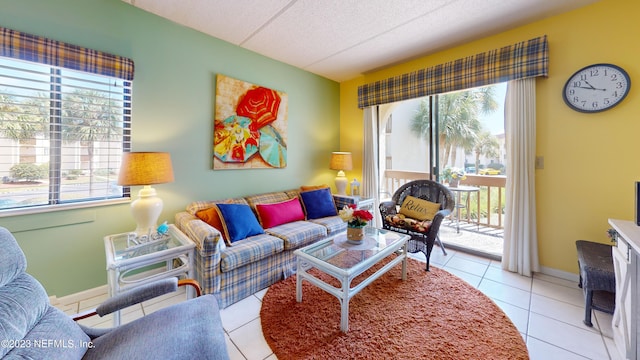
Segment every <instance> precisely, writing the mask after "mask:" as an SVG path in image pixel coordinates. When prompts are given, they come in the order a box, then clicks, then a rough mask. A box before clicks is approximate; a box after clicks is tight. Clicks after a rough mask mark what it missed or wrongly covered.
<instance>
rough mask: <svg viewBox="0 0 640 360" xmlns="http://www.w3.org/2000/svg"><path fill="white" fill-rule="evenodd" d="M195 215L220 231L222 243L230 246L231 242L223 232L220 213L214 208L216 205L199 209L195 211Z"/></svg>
mask: <svg viewBox="0 0 640 360" xmlns="http://www.w3.org/2000/svg"><path fill="white" fill-rule="evenodd" d="M196 216H197V217H198V218H199V219H200V220H202V221H204V222H206V223H207V224H209V225H211V226H213V227H214V228H216V229H218V231H220V233H221V234H222V239H223V240H224V243H225V244H226V245H227V246H231V242H229V240H227V236H226V234H225V231H224V225H223V224H222V219H220V214H219V213H218V211H217V210H216V207H215V206H213V207H210V208H208V209H204V210H200V211H198V212H197V213H196Z"/></svg>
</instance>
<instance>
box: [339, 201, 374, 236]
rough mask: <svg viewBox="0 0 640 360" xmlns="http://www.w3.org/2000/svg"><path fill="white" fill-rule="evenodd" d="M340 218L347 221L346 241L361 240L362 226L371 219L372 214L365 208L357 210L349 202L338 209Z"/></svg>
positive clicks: (362, 234)
mask: <svg viewBox="0 0 640 360" xmlns="http://www.w3.org/2000/svg"><path fill="white" fill-rule="evenodd" d="M338 215H339V216H340V218H341V219H342V220H343V221H344V222H346V223H347V241H350V242H361V241H362V240H363V239H364V227H365V226H367V224H368V223H369V221H371V220H373V215H371V213H370V212H368V211H367V210H357V209H356V205H355V204H351V205H348V206H345V207H344V208H342V210H340V211H338Z"/></svg>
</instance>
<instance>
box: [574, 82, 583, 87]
mask: <svg viewBox="0 0 640 360" xmlns="http://www.w3.org/2000/svg"><path fill="white" fill-rule="evenodd" d="M581 84H582V82H581V81H574V82H573V87H577V88H579V87H580V85H581Z"/></svg>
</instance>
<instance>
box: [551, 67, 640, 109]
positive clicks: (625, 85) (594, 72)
mask: <svg viewBox="0 0 640 360" xmlns="http://www.w3.org/2000/svg"><path fill="white" fill-rule="evenodd" d="M630 87H631V80H630V79H629V75H627V73H626V72H625V71H624V70H623V69H622V68H620V67H619V66H616V65H612V64H594V65H589V66H587V67H584V68H582V69H580V70H578V71H577V72H576V73H575V74H573V75H572V76H571V77H570V78H569V80H568V81H567V83H566V84H565V85H564V91H563V93H562V96H563V98H564V102H565V103H566V104H567V105H568V106H569V107H571V108H572V109H574V110H576V111H580V112H588V113H592V112H599V111H604V110H607V109H610V108H612V107H614V106H615V105H617V104H618V103H620V102H621V101H622V99H624V98H625V97H626V96H627V94H628V93H629V88H630Z"/></svg>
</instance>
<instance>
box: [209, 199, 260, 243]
mask: <svg viewBox="0 0 640 360" xmlns="http://www.w3.org/2000/svg"><path fill="white" fill-rule="evenodd" d="M216 206H217V207H218V211H219V212H220V217H221V218H222V219H223V220H224V221H223V227H224V232H225V235H226V236H227V239H229V241H230V242H234V241H238V240H242V239H245V238H248V237H249V236H253V235H260V234H264V230H263V229H262V226H260V224H259V223H258V219H256V216H255V215H254V214H253V211H251V208H250V207H249V205H242V204H217V205H216Z"/></svg>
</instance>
